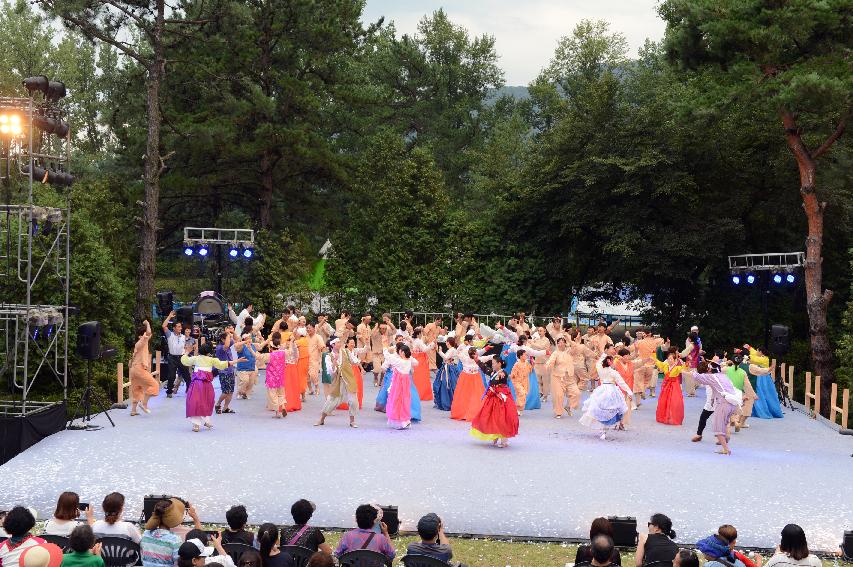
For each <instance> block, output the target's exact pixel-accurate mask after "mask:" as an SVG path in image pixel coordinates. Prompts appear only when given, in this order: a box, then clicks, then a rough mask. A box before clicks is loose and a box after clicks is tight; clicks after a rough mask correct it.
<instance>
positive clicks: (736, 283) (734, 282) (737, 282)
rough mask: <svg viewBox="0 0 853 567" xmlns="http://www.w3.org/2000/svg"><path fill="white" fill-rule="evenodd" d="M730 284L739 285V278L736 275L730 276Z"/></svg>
mask: <svg viewBox="0 0 853 567" xmlns="http://www.w3.org/2000/svg"><path fill="white" fill-rule="evenodd" d="M732 283H733V284H734V285H740V276H738V275H736V274H735V275H732Z"/></svg>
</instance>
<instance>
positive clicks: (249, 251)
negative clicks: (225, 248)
mask: <svg viewBox="0 0 853 567" xmlns="http://www.w3.org/2000/svg"><path fill="white" fill-rule="evenodd" d="M254 254H255V251H254V249H252V248H249V247H244V248H243V258H246V259H247V260H248V259H249V258H251V257H252V256H253V255H254Z"/></svg>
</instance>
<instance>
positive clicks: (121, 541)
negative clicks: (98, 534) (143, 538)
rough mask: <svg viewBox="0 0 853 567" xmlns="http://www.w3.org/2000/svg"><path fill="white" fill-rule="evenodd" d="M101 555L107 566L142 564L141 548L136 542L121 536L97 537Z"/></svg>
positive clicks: (119, 566) (131, 566)
mask: <svg viewBox="0 0 853 567" xmlns="http://www.w3.org/2000/svg"><path fill="white" fill-rule="evenodd" d="M98 542H100V544H101V557H102V558H103V560H104V563H106V566H107V567H133V566H134V565H141V564H142V550H141V549H140V548H139V544H138V543H134V542H133V540H130V539H125V538H123V537H113V536H104V537H102V538H98Z"/></svg>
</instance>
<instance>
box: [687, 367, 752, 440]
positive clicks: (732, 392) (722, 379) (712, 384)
mask: <svg viewBox="0 0 853 567" xmlns="http://www.w3.org/2000/svg"><path fill="white" fill-rule="evenodd" d="M697 370H698V372H693V371H688V372H690V373H691V376H690V377H691V378H692V379H693V380H695V381H696V382H697V383H699V384H704V385H705V386H706V387H708V388H711V390H712V391H713V400H714V401H713V405H714V435H715V436H716V437H717V441H718V443H719V444H720V449H719V450H718V451H717V453H719V454H721V455H731V454H732V451H731V449H730V448H729V422H730V421H731V418H732V416H733V415H735V413H736V412H737V410H738V408H740V406H741V405H742V404H743V396H742V395H741V393H740V390H738V389H737V388H735V387H734V386H733V385H732V381H731V380H729V379H728V377H727V376H726V375H725V374H724V373H723V372H722V370H720V367H719V366H718V365H716V364H715V363H709V362H708V361H706V360H703V361H701V362H700V363H699V367H698V368H697Z"/></svg>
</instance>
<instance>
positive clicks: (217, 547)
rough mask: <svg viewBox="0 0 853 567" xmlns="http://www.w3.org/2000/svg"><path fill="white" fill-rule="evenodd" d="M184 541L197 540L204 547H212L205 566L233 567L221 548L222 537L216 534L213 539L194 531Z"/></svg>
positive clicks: (201, 531)
mask: <svg viewBox="0 0 853 567" xmlns="http://www.w3.org/2000/svg"><path fill="white" fill-rule="evenodd" d="M186 539H187V541H189V540H191V539H197V540H199V541H200V542H201V544H202V545H203V546H205V547H210V546H213V554H212V555H210V556H207V557H205V558H204V563H205V565H210V564H211V563H218V564H220V565H222V567H235V565H234V560H233V559H231V556H230V555H228V552H227V551H225V548H224V547H222V535H220V534H217V535H216V536H215V537H211V536H209V535H208V533H207V532H206V531H204V530H195V529H194V530H190V531H189V532H188V533H187V538H186ZM258 567H260V565H258Z"/></svg>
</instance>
